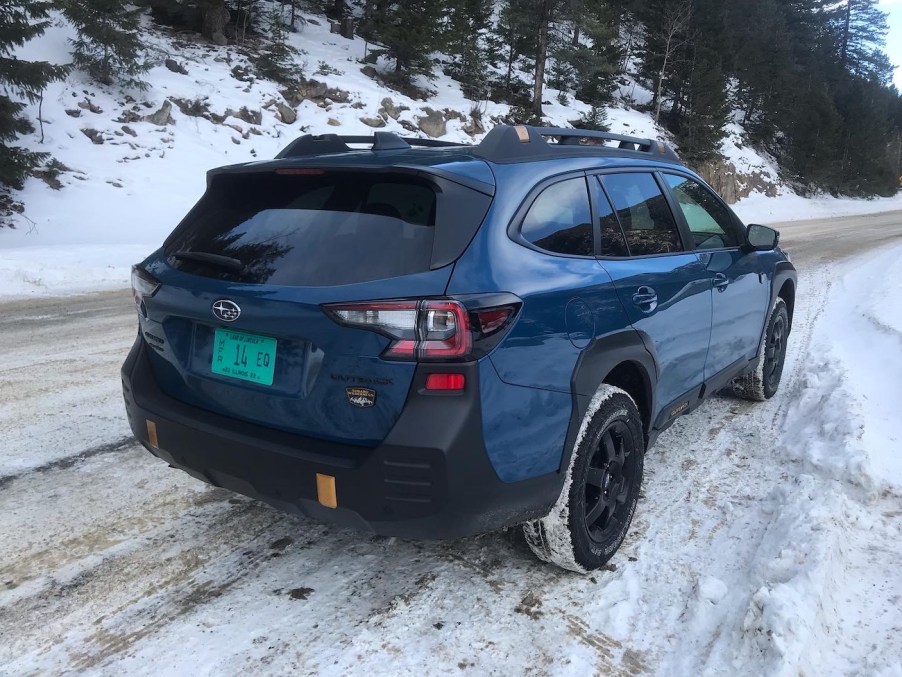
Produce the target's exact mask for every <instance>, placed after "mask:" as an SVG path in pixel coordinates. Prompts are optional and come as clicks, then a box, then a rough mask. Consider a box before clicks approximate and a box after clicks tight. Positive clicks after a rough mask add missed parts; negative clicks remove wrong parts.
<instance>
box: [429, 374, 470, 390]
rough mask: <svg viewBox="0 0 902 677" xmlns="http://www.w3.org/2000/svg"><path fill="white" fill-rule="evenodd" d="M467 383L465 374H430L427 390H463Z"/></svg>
mask: <svg viewBox="0 0 902 677" xmlns="http://www.w3.org/2000/svg"><path fill="white" fill-rule="evenodd" d="M466 383H467V381H466V379H465V378H464V375H463V374H429V376H427V377H426V390H463V389H464V386H465V385H466Z"/></svg>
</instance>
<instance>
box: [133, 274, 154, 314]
mask: <svg viewBox="0 0 902 677" xmlns="http://www.w3.org/2000/svg"><path fill="white" fill-rule="evenodd" d="M159 288H160V281H159V280H158V279H157V278H155V277H154V276H153V275H151V274H150V273H148V272H147V271H146V270H144V269H143V268H141V267H140V266H132V298H133V299H134V300H135V305H136V306H137V307H138V308H139V309H140V308H141V304H142V303H144V299H149V298H150V297H151V296H153V295H154V294H156V293H157V290H158V289H159Z"/></svg>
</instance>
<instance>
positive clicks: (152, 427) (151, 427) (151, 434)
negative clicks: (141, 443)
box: [147, 419, 160, 449]
mask: <svg viewBox="0 0 902 677" xmlns="http://www.w3.org/2000/svg"><path fill="white" fill-rule="evenodd" d="M147 441H148V442H149V443H150V446H152V447H155V448H157V449H159V447H160V441H159V440H158V439H157V424H156V423H154V422H153V421H151V420H149V419H148V420H147Z"/></svg>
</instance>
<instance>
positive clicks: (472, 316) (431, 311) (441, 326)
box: [324, 294, 519, 362]
mask: <svg viewBox="0 0 902 677" xmlns="http://www.w3.org/2000/svg"><path fill="white" fill-rule="evenodd" d="M507 297H511V295H509V294H508V295H507ZM468 298H471V297H468ZM493 298H494V297H493ZM512 298H513V299H514V300H516V301H517V305H505V306H498V307H485V308H481V307H477V308H467V306H465V305H464V303H463V302H461V301H458V300H454V299H422V300H416V301H412V300H406V301H373V302H367V303H347V304H335V305H329V306H325V307H324V310H325V311H326V313H328V314H329V315H330V316H332V318H333V319H335V320H336V321H337V322H339V323H340V324H343V325H346V326H349V327H357V328H359V329H369V330H370V331H375V332H378V333H380V334H382V335H384V336H387V337H389V338H390V339H392V342H391V343H390V344H389V346H388V348H386V349H385V351H384V352H383V353H382V357H383V358H386V359H390V360H420V361H433V362H436V361H443V360H450V361H460V360H464V359H474V358H478V357H480V356H481V355H483V354H485V352H480V351H478V350H474V348H475V346H476V343H477V342H478V341H480V340H481V339H484V338H486V337H488V336H490V335H498V336H500V335H501V334H500V333H499V332H500V330H501V329H502V328H504V327H506V326H509V324H510V322H511V320H512V319H513V317H514V316H515V315H516V313H517V309H518V308H519V299H516V297H512ZM468 302H470V301H468ZM485 343H486V344H491V343H492V341H491V340H487V341H485Z"/></svg>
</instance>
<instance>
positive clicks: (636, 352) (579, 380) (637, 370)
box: [561, 329, 658, 470]
mask: <svg viewBox="0 0 902 677" xmlns="http://www.w3.org/2000/svg"><path fill="white" fill-rule="evenodd" d="M657 373H658V372H657V366H656V364H655V359H654V357H653V356H652V354H651V353H650V352H649V351H648V349H647V348H646V346H645V342H644V341H643V340H642V336H641V334H640V333H639V332H637V331H636V330H635V329H626V330H624V331H619V332H616V333H614V334H609V335H608V336H604V337H601V338H598V339H596V340H595V341H593V342H592V344H591V345H590V346H589V347H588V348H586V349H585V350H584V351H583V352H582V353H581V354H580V357H579V360H578V361H577V363H576V368H575V369H574V371H573V379H572V391H573V413H572V415H571V417H570V427H569V428H568V430H567V441H566V444H565V446H564V456H563V458H562V464H561V469H562V470H564V469H566V468H567V467H568V464H569V463H570V455H571V454H572V453H573V446H574V444H575V442H576V438H577V435H578V434H579V429H580V426H581V425H582V422H583V418H584V417H585V414H586V411H587V410H588V407H589V403H590V402H591V400H592V397H594V396H595V393H596V392H597V391H598V387H599V386H600V385H602V384H607V385H612V386H615V387H618V388H622V389H623V390H625V391H626V392H627V393H628V394H629V395H630V397H632V398H633V401H635V402H636V406H637V408H638V409H639V417H640V419H641V422H642V427H643V432H644V433H645V442H646V445H648V441H649V435H650V433H651V425H652V421H653V420H654V414H655V406H656V402H655V384H656V382H657Z"/></svg>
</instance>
